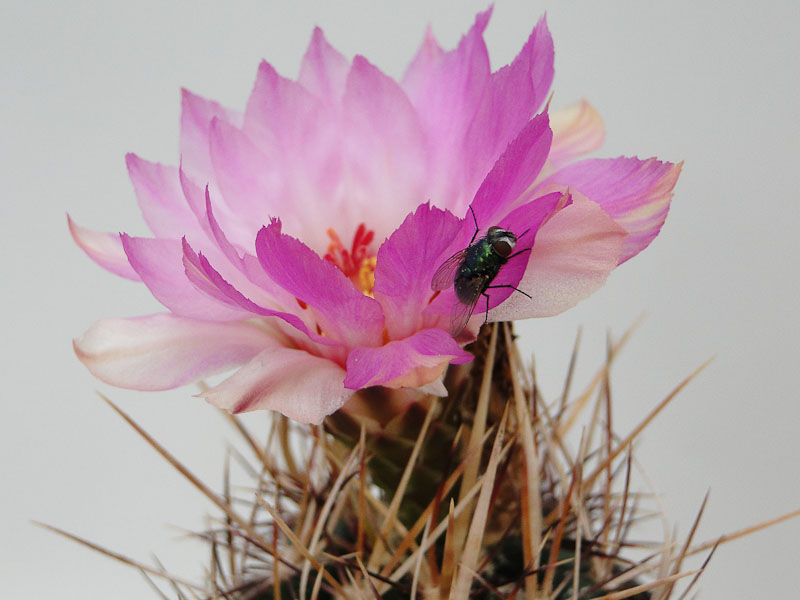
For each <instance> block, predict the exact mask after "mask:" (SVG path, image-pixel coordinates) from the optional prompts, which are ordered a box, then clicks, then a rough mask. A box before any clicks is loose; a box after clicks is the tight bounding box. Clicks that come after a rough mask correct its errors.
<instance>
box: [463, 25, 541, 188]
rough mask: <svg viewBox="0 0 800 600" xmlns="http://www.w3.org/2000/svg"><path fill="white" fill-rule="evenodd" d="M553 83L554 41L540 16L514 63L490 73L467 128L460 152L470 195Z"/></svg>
mask: <svg viewBox="0 0 800 600" xmlns="http://www.w3.org/2000/svg"><path fill="white" fill-rule="evenodd" d="M552 82H553V38H552V37H551V36H550V31H549V30H548V29H547V22H546V20H545V18H544V17H542V19H541V20H540V21H539V23H538V24H537V25H536V27H535V28H534V29H533V32H532V33H531V35H530V37H529V38H528V41H527V42H526V43H525V46H523V48H522V50H521V51H520V53H519V54H518V55H517V57H516V58H515V59H514V61H513V62H512V63H511V64H510V65H507V66H505V67H503V68H502V69H500V70H499V71H497V72H496V73H492V75H491V77H490V78H489V81H488V84H487V85H486V90H485V92H484V93H483V97H482V98H481V103H480V106H479V107H478V110H477V112H476V114H475V118H474V119H473V121H472V123H471V124H470V126H469V130H468V131H467V134H466V139H465V142H464V149H463V151H462V152H463V156H464V157H465V159H466V161H467V162H468V168H467V169H466V170H465V172H466V174H467V176H468V177H469V176H470V175H471V176H472V178H471V179H470V180H469V181H468V182H467V184H466V186H467V188H468V189H469V190H471V192H474V190H475V189H477V187H478V185H479V184H480V181H481V179H482V178H483V176H484V174H485V173H487V172H488V171H489V169H490V168H491V167H492V165H493V164H494V163H495V161H496V160H497V159H498V157H499V156H500V154H501V153H502V152H503V150H505V148H506V146H507V145H508V144H509V142H511V140H513V139H514V137H515V136H516V135H517V133H518V132H519V131H520V129H522V127H523V126H524V125H525V123H526V122H527V121H528V119H530V118H531V116H532V115H533V114H534V113H535V112H536V111H537V110H538V109H539V107H541V105H542V103H543V102H544V100H545V97H546V95H547V92H548V90H549V89H550V84H551V83H552ZM475 178H477V179H475Z"/></svg>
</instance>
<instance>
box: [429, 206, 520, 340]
mask: <svg viewBox="0 0 800 600" xmlns="http://www.w3.org/2000/svg"><path fill="white" fill-rule="evenodd" d="M469 210H470V212H471V213H472V219H473V221H475V233H474V234H472V239H471V240H470V241H469V245H468V246H467V247H466V248H464V249H463V250H459V251H458V252H456V253H455V254H454V255H453V256H451V257H450V258H448V259H447V260H446V261H444V263H442V265H441V266H440V267H439V268H438V269H437V270H436V273H434V275H433V279H432V280H431V289H432V290H434V291H438V290H445V289H447V288H449V287H450V286H451V285H452V286H453V288H454V289H455V292H456V298H457V300H458V301H457V302H456V303H455V304H454V305H453V312H452V313H451V315H450V334H451V335H452V336H453V337H456V336H458V335H459V334H460V333H461V332H462V331H463V330H464V327H466V325H467V321H469V318H470V317H471V316H472V313H473V311H474V310H475V306H476V305H477V303H478V298H480V297H481V296H483V297H484V298H486V320H484V324H486V322H487V321H488V319H489V294H487V293H486V290H490V289H495V288H511V289H512V290H514V291H515V292H519V293H520V294H524V295H525V296H528V298H530V297H531V296H530V295H529V294H526V293H525V292H523V291H522V290H520V289H517V288H516V287H514V286H513V285H492V281H494V278H495V277H497V274H498V273H499V272H500V269H501V268H502V267H503V265H504V264H506V263H507V262H508V261H509V260H511V259H512V258H514V257H515V256H518V255H520V254H522V253H523V252H530V250H531V249H530V248H525V249H524V250H520V251H519V252H514V247H515V246H516V245H517V236H516V235H514V234H513V233H511V232H510V231H506V230H505V229H503V228H501V227H497V226H493V227H489V230H488V231H487V232H486V235H485V236H484V237H482V238H480V239H478V241H477V242H476V241H475V238H476V237H478V232H479V231H480V227H479V226H478V219H477V217H475V211H474V210H472V207H471V206H470V207H469ZM526 233H528V230H525V231H524V232H523V233H522V234H521V235H520V236H519V237H522V236H523V235H525V234H526ZM512 252H513V254H512Z"/></svg>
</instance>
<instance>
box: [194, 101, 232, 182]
mask: <svg viewBox="0 0 800 600" xmlns="http://www.w3.org/2000/svg"><path fill="white" fill-rule="evenodd" d="M214 119H220V120H223V121H226V122H228V123H231V124H233V125H235V124H237V123H239V122H240V121H241V115H240V114H239V113H238V112H236V111H232V110H229V109H227V108H224V107H222V106H221V105H220V104H218V103H217V102H214V101H212V100H206V99H205V98H201V97H200V96H197V95H195V94H193V93H191V92H190V91H189V90H186V89H183V90H181V165H182V167H183V168H184V169H186V171H187V172H188V173H189V174H190V175H191V176H192V177H196V176H197V177H198V178H199V180H200V181H202V183H203V185H205V184H206V183H209V182H208V181H207V180H205V179H204V178H206V177H208V176H209V175H210V174H211V173H213V169H212V168H211V156H210V155H209V145H208V134H209V131H210V129H211V121H213V120H214Z"/></svg>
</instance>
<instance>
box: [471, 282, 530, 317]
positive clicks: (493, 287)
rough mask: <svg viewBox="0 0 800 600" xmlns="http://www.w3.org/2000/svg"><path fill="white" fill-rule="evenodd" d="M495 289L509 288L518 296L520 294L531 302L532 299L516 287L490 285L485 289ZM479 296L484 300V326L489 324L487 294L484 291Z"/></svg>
mask: <svg viewBox="0 0 800 600" xmlns="http://www.w3.org/2000/svg"><path fill="white" fill-rule="evenodd" d="M497 288H511V289H512V290H514V291H515V292H519V293H520V294H522V295H523V296H527V297H528V298H530V299H531V300H533V297H532V296H531V295H530V294H529V293H527V292H523V291H522V290H521V289H519V288H516V287H514V286H513V285H490V286H488V287H487V288H486V289H487V290H493V289H497ZM481 295H482V296H483V297H484V298H486V317H484V319H483V324H484V325H486V323H488V322H489V294H487V293H486V291H485V290H484V291H483V292H482V293H481Z"/></svg>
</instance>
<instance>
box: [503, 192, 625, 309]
mask: <svg viewBox="0 0 800 600" xmlns="http://www.w3.org/2000/svg"><path fill="white" fill-rule="evenodd" d="M572 200H573V202H572V204H570V205H569V206H567V207H565V208H563V209H561V210H560V211H558V212H557V213H556V214H555V215H554V216H553V217H552V218H551V219H550V220H549V221H547V223H545V224H544V225H543V226H542V228H541V229H539V232H538V233H537V235H536V244H535V245H534V247H533V250H532V251H531V256H530V259H529V260H528V265H527V269H526V270H525V275H524V276H523V277H522V279H521V280H520V282H519V283H518V284H517V287H518V288H519V289H521V290H523V291H525V292H527V293H528V294H530V295H531V296H532V298H527V297H525V296H523V295H522V294H518V293H513V294H511V295H510V296H509V297H508V299H507V300H506V301H505V302H503V303H502V304H500V305H499V306H497V307H496V308H495V309H494V310H492V311H491V312H490V313H489V320H490V321H510V320H513V319H527V318H531V317H550V316H553V315H557V314H559V313H561V312H564V311H565V310H567V309H568V308H572V307H573V306H574V305H575V304H577V303H578V302H580V301H581V300H583V299H584V298H586V297H587V296H589V295H591V294H592V293H594V292H595V291H596V290H598V289H599V288H600V287H601V286H602V285H603V283H605V280H606V278H607V277H608V275H609V273H611V271H613V270H614V268H615V267H616V266H617V264H618V262H619V257H620V253H621V252H622V246H623V243H624V241H625V230H624V229H623V228H622V227H620V226H619V225H617V224H616V222H615V221H614V220H613V219H612V218H611V217H609V216H608V214H607V213H606V212H605V211H604V210H603V209H602V208H600V206H598V205H597V204H595V203H594V202H591V201H589V200H587V199H586V198H584V197H582V196H581V195H580V194H576V193H573V195H572Z"/></svg>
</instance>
